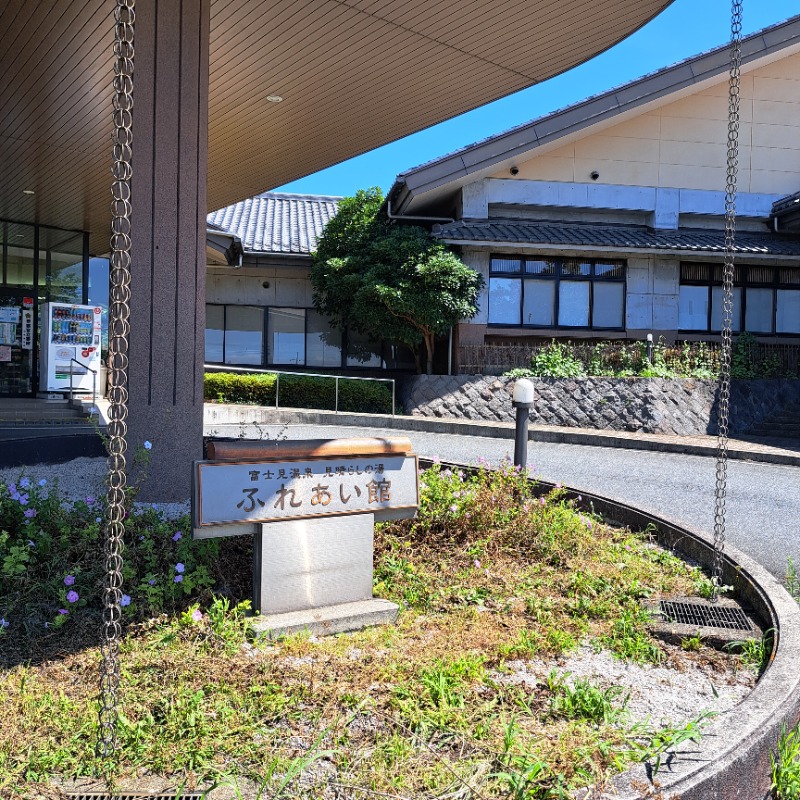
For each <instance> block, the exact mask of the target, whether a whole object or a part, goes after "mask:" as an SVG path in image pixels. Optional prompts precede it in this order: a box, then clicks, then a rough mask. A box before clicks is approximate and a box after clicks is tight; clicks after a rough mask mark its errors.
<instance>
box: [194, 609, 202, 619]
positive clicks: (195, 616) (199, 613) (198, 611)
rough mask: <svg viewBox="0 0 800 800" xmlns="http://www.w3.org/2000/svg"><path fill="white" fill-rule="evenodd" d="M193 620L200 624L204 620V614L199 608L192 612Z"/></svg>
mask: <svg viewBox="0 0 800 800" xmlns="http://www.w3.org/2000/svg"><path fill="white" fill-rule="evenodd" d="M192 619H193V620H194V621H195V622H200V620H201V619H203V614H202V613H201V611H200V609H199V608H196V609H195V610H194V611H193V612H192Z"/></svg>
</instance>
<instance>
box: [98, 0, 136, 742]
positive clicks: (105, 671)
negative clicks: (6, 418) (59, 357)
mask: <svg viewBox="0 0 800 800" xmlns="http://www.w3.org/2000/svg"><path fill="white" fill-rule="evenodd" d="M134 2H135V0H116V6H115V8H114V21H115V25H114V83H113V87H114V97H113V123H114V129H113V132H112V142H113V151H112V152H113V165H112V167H111V172H112V175H113V182H112V184H111V195H112V201H111V215H112V219H111V263H110V267H111V280H110V303H109V314H108V380H109V392H108V396H109V400H110V408H109V423H108V493H107V511H106V538H105V562H106V579H105V585H104V592H103V638H102V651H103V663H102V667H101V672H100V715H99V716H100V730H99V735H98V742H97V752H98V755H100V756H101V757H106V756H110V755H113V753H114V751H115V749H116V729H117V717H118V713H117V690H118V689H119V639H120V635H121V633H122V626H121V618H122V607H121V600H122V553H123V550H124V548H125V544H124V534H125V513H126V508H125V505H126V504H125V486H126V483H127V475H126V462H125V453H126V451H127V449H128V445H127V441H126V438H125V437H126V434H127V430H128V426H127V419H128V335H129V332H130V322H129V318H130V305H129V304H130V295H131V291H130V282H131V175H132V167H131V162H132V157H133V151H132V144H133V116H132V112H133V23H134Z"/></svg>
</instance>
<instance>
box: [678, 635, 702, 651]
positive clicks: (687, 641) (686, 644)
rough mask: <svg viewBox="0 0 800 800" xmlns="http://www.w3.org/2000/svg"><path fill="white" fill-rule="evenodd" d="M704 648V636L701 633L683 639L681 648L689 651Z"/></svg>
mask: <svg viewBox="0 0 800 800" xmlns="http://www.w3.org/2000/svg"><path fill="white" fill-rule="evenodd" d="M702 648H703V638H702V636H700V634H699V633H697V634H695V635H694V636H686V637H685V638H683V639H681V649H682V650H686V651H687V652H689V653H696V652H697V651H698V650H701V649H702Z"/></svg>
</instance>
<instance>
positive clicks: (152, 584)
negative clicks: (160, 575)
mask: <svg viewBox="0 0 800 800" xmlns="http://www.w3.org/2000/svg"><path fill="white" fill-rule="evenodd" d="M147 582H148V583H149V584H150V585H151V586H155V585H156V581H155V578H153V579H152V580H149V581H147Z"/></svg>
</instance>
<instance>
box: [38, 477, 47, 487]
mask: <svg viewBox="0 0 800 800" xmlns="http://www.w3.org/2000/svg"><path fill="white" fill-rule="evenodd" d="M39 486H47V478H42V479H41V480H40V481H39Z"/></svg>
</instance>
